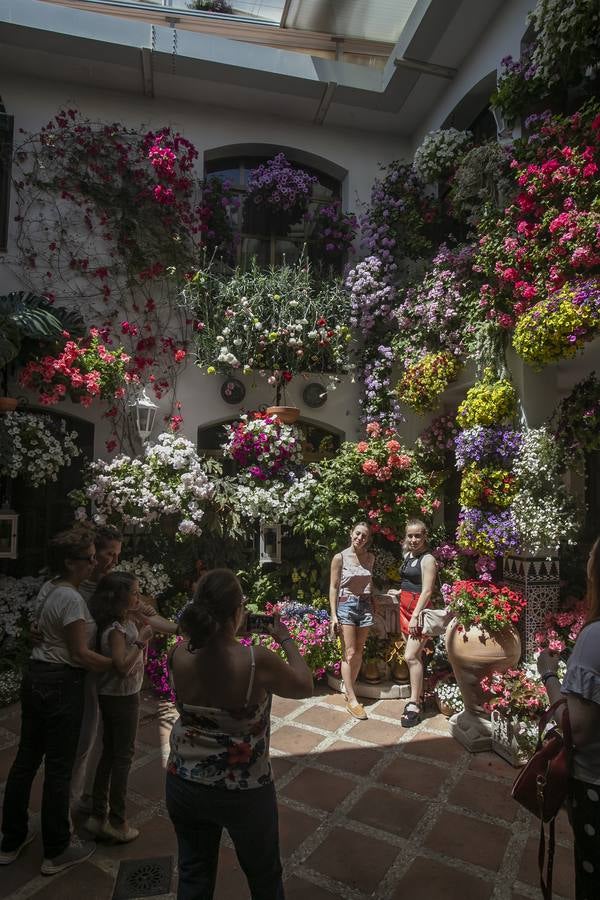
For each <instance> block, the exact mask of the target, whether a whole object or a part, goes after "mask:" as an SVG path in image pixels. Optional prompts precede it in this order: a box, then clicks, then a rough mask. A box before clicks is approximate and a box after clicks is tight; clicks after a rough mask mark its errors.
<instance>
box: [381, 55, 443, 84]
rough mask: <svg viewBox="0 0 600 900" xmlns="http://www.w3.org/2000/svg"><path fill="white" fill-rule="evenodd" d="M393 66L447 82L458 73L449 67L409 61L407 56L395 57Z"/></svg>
mask: <svg viewBox="0 0 600 900" xmlns="http://www.w3.org/2000/svg"><path fill="white" fill-rule="evenodd" d="M394 65H395V66H397V68H398V69H412V70H413V71H415V72H421V74H422V75H433V76H434V77H436V78H447V79H448V80H449V81H452V79H453V78H454V76H455V75H456V73H457V71H458V70H457V69H453V68H451V67H450V66H438V65H437V63H430V62H425V61H424V60H421V59H409V58H408V57H407V56H397V57H396V59H395V60H394Z"/></svg>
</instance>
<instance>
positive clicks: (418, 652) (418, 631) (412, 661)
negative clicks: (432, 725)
mask: <svg viewBox="0 0 600 900" xmlns="http://www.w3.org/2000/svg"><path fill="white" fill-rule="evenodd" d="M404 547H405V550H406V554H405V556H404V562H403V564H402V571H401V575H402V580H401V582H400V598H399V599H400V609H399V613H400V630H401V631H402V634H403V635H404V636H405V638H406V649H405V651H404V659H405V660H406V664H407V666H408V671H409V676H410V698H409V699H408V700H407V701H406V704H405V706H404V713H403V715H402V716H401V718H400V724H401V725H402V726H403V727H404V728H412V727H413V726H415V725H418V724H419V722H420V721H421V717H422V703H423V647H424V646H425V644H426V643H427V641H428V637H427V636H425V635H423V626H422V615H421V614H422V612H423V610H425V609H426V608H427V607H428V606H429V604H430V603H431V598H432V595H433V589H434V585H435V578H436V574H437V564H436V561H435V558H434V557H433V555H432V554H431V553H430V552H429V544H428V542H427V526H426V525H425V522H422V521H421V519H409V520H408V522H407V523H406V533H405V536H404Z"/></svg>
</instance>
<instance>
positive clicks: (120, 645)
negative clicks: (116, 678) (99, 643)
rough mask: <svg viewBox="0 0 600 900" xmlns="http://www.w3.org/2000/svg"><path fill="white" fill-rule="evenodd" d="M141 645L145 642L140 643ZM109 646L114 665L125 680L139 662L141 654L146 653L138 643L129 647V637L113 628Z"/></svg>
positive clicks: (109, 637)
mask: <svg viewBox="0 0 600 900" xmlns="http://www.w3.org/2000/svg"><path fill="white" fill-rule="evenodd" d="M140 643H143V642H142V641H140ZM108 646H109V647H110V654H111V658H112V664H113V666H114V667H115V669H116V670H117V672H118V673H119V675H121V676H122V677H123V678H124V677H125V676H126V675H129V673H130V672H131V670H132V668H133V667H134V665H135V664H136V663H137V662H138V661H139V659H140V656H141V654H142V653H143V652H144V651H143V648H142V647H140V646H139V645H138V644H137V643H136V644H131V645H130V646H129V647H128V646H127V636H126V635H125V634H123V632H122V631H119V630H118V629H117V628H113V629H112V631H111V632H110V634H109V636H108Z"/></svg>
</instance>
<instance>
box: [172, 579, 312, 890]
mask: <svg viewBox="0 0 600 900" xmlns="http://www.w3.org/2000/svg"><path fill="white" fill-rule="evenodd" d="M244 619H245V611H244V597H243V595H242V589H241V587H240V583H239V581H238V580H237V578H236V577H235V575H234V574H233V572H230V571H229V569H213V570H212V571H210V572H207V573H206V575H203V576H202V578H201V579H200V581H199V582H198V585H197V587H196V590H195V593H194V599H193V602H192V603H191V604H190V605H189V606H188V607H187V608H186V609H185V610H184V612H183V614H182V616H181V619H180V629H181V631H182V633H183V634H185V635H186V638H187V639H186V640H184V641H182V642H181V643H179V644H178V645H177V646H176V647H175V648H174V649H173V650H172V651H171V654H170V657H169V665H170V670H171V680H172V685H173V689H174V691H175V694H176V703H177V709H178V710H179V716H180V717H179V719H178V721H177V722H176V723H175V725H174V726H173V731H172V733H171V753H170V755H169V761H168V764H167V785H166V799H167V809H168V811H169V816H170V817H171V821H172V822H173V825H174V828H175V832H176V835H177V844H178V850H179V886H178V889H177V898H178V900H211V898H212V896H213V892H214V888H215V881H216V876H217V862H218V856H219V843H220V840H221V831H222V829H223V828H226V829H227V831H228V832H229V835H230V837H231V840H232V841H233V844H234V846H235V850H236V853H237V856H238V859H239V862H240V866H241V867H242V869H243V871H244V874H245V875H246V878H247V879H248V885H249V887H250V892H251V896H252V898H253V900H281V898H283V896H284V894H283V884H282V878H281V874H282V867H281V860H280V856H279V825H278V818H277V799H276V796H275V787H274V784H273V778H272V775H271V764H270V762H269V734H270V717H271V696H272V694H278V695H279V696H280V697H292V698H301V697H310V696H311V695H312V691H313V681H312V674H311V672H310V669H309V668H308V666H307V665H306V663H305V662H304V660H303V658H302V656H301V655H300V652H299V651H298V648H297V647H296V645H295V643H294V641H293V639H292V637H291V636H290V633H289V631H288V630H287V628H286V627H285V625H283V624H282V623H281V622H279V621H278V620H277V618H275V620H274V624H273V625H267V626H266V629H267V630H268V632H269V633H270V634H271V635H272V636H273V637H274V638H275V640H276V641H278V642H279V644H281V647H282V649H283V651H284V653H285V655H286V657H287V662H284V661H283V660H282V659H280V657H279V656H277V654H275V653H273V652H271V651H270V650H267V649H266V648H265V647H253V646H248V647H246V646H243V645H242V644H240V642H239V641H238V639H237V637H236V633H237V631H238V630H239V628H240V626H241V625H242V624H243V622H244Z"/></svg>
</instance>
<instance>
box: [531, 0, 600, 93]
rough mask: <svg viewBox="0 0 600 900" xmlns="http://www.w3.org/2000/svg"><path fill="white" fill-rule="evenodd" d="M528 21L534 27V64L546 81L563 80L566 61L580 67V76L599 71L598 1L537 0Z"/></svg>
mask: <svg viewBox="0 0 600 900" xmlns="http://www.w3.org/2000/svg"><path fill="white" fill-rule="evenodd" d="M529 21H530V23H531V24H532V25H533V28H534V30H535V47H534V51H533V56H532V63H533V65H534V66H535V67H536V74H537V75H538V76H540V77H541V78H542V79H543V81H544V82H545V83H546V84H548V85H551V84H554V83H556V82H558V81H559V80H560V78H561V71H562V70H563V69H564V64H565V60H568V64H569V65H576V66H577V68H578V69H579V70H580V71H579V72H578V73H577V74H579V75H580V76H586V77H588V76H589V77H592V76H593V75H594V74H595V72H597V71H598V62H599V59H598V32H599V30H600V7H599V6H598V3H597V0H568V2H567V0H537V3H536V5H535V9H534V10H533V11H532V12H531V14H530V16H529ZM561 61H562V65H561ZM574 74H575V73H574Z"/></svg>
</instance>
